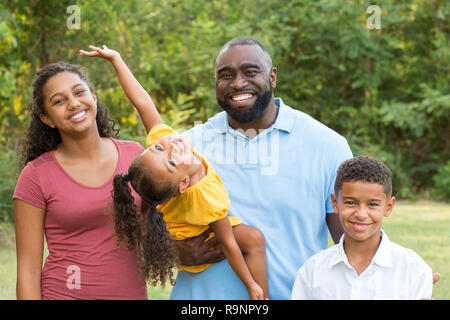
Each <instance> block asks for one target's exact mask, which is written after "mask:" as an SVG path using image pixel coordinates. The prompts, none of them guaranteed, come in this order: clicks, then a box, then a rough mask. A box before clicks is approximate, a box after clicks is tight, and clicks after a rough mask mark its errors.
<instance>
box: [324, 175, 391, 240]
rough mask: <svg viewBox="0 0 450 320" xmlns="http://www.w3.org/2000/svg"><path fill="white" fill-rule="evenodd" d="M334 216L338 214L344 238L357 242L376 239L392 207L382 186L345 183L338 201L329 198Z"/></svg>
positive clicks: (354, 182)
mask: <svg viewBox="0 0 450 320" xmlns="http://www.w3.org/2000/svg"><path fill="white" fill-rule="evenodd" d="M331 198H332V202H333V208H334V212H335V213H339V219H340V221H341V225H342V227H343V228H344V231H345V234H346V235H347V236H349V237H351V238H352V239H354V240H357V241H365V240H368V239H370V238H371V237H374V236H378V235H379V232H380V229H381V223H382V221H383V218H384V217H387V216H389V214H390V213H391V211H392V208H393V207H394V203H395V197H390V198H388V197H387V195H386V194H385V193H384V188H383V186H382V185H381V184H378V183H373V182H364V181H353V182H344V183H343V184H342V188H341V190H340V192H339V195H338V198H336V196H335V195H334V194H332V195H331Z"/></svg>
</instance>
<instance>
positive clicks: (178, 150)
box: [139, 135, 199, 193]
mask: <svg viewBox="0 0 450 320" xmlns="http://www.w3.org/2000/svg"><path fill="white" fill-rule="evenodd" d="M139 157H140V158H141V160H142V161H143V162H144V166H145V168H146V170H148V172H149V173H150V174H151V175H152V178H153V179H155V180H157V181H165V182H169V183H170V184H171V185H178V186H179V192H180V193H182V192H184V190H185V189H186V188H187V187H188V186H189V184H190V178H191V177H192V176H193V175H194V173H195V172H196V170H198V169H199V166H198V163H196V162H195V155H194V150H193V144H192V141H191V139H189V137H187V136H181V135H167V136H164V137H162V138H161V139H160V140H158V141H157V142H155V143H154V144H153V145H151V146H150V147H148V148H147V149H145V150H144V152H142V153H141V155H140V156H139Z"/></svg>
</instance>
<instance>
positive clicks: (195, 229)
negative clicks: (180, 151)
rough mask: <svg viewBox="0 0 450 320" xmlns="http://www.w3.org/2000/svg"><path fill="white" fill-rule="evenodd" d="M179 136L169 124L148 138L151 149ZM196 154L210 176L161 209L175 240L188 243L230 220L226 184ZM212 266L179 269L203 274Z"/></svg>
mask: <svg viewBox="0 0 450 320" xmlns="http://www.w3.org/2000/svg"><path fill="white" fill-rule="evenodd" d="M175 133H176V132H175V131H174V130H173V129H172V128H171V127H169V126H167V125H165V124H158V125H156V126H154V127H153V128H152V129H151V130H150V132H149V134H148V136H147V142H146V144H147V148H148V147H149V146H151V145H152V144H154V143H155V142H157V141H158V140H160V139H161V138H162V137H164V136H166V135H171V134H175ZM194 153H195V155H196V156H198V157H199V158H200V159H201V161H202V163H203V165H204V166H205V168H206V175H205V176H204V177H203V178H202V179H201V180H200V181H198V182H197V183H196V184H194V185H192V186H190V187H189V188H187V189H186V191H185V192H184V193H182V194H179V195H178V196H176V197H173V198H172V199H170V200H169V201H167V202H165V203H163V204H160V205H159V206H158V209H159V210H160V211H161V212H162V213H163V217H164V220H165V221H166V223H167V229H168V230H169V232H170V235H171V236H172V238H173V239H175V240H184V239H186V238H191V237H195V236H198V235H200V234H202V233H203V232H205V231H206V230H208V228H209V224H210V223H211V222H214V221H217V220H220V219H222V218H224V217H225V216H227V212H228V209H229V207H230V198H229V197H228V193H227V190H226V189H225V187H224V186H223V184H222V180H220V177H219V176H218V175H217V174H216V172H215V171H214V168H213V167H212V166H211V164H210V163H209V162H208V161H207V160H206V158H205V157H203V156H202V155H200V154H199V153H198V152H197V151H196V150H195V149H194ZM229 219H230V223H231V225H232V226H235V225H238V224H240V223H242V222H241V219H240V218H237V217H231V216H229ZM213 236H214V234H213V233H212V232H211V234H210V236H209V237H208V238H207V239H206V240H205V241H208V240H209V239H210V238H212V237H213ZM210 265H211V264H204V265H201V266H182V265H180V266H178V269H179V270H186V271H189V272H201V271H203V270H205V269H206V268H208V267H209V266H210Z"/></svg>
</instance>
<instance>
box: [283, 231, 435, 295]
mask: <svg viewBox="0 0 450 320" xmlns="http://www.w3.org/2000/svg"><path fill="white" fill-rule="evenodd" d="M381 234H382V239H381V243H380V246H379V247H378V250H377V252H376V253H375V256H374V257H373V259H372V261H371V263H370V264H369V266H368V267H367V268H366V269H365V270H364V271H363V272H362V273H361V274H360V275H358V273H357V272H356V270H355V269H354V268H353V267H352V266H351V265H350V264H349V262H348V259H347V255H346V254H345V251H344V238H345V235H343V236H342V237H341V240H340V241H339V243H338V244H337V245H335V246H333V247H330V248H328V249H326V250H323V251H320V252H319V253H317V254H316V255H314V256H312V257H311V258H309V259H308V260H307V261H306V262H305V264H304V265H303V266H302V267H301V268H300V269H299V270H298V272H297V276H296V279H295V283H294V287H293V289H292V294H291V299H294V300H316V299H318V300H331V299H345V300H348V299H350V300H360V299H363V300H369V299H370V300H371V299H405V300H412V299H421V298H431V295H432V289H433V275H432V271H431V268H430V267H429V266H428V265H427V264H426V263H425V261H423V259H422V258H421V257H420V256H419V255H417V254H416V253H415V252H414V251H412V250H411V249H406V248H403V247H401V246H399V245H398V244H396V243H394V242H391V241H389V239H388V237H387V235H386V233H384V232H383V231H382V232H381Z"/></svg>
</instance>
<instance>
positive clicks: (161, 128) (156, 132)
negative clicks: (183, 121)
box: [145, 123, 175, 148]
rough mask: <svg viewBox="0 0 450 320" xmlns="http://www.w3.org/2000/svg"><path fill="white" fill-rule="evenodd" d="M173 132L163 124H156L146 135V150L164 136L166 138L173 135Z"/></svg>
mask: <svg viewBox="0 0 450 320" xmlns="http://www.w3.org/2000/svg"><path fill="white" fill-rule="evenodd" d="M174 133H175V130H173V129H172V128H171V127H169V126H168V125H166V124H164V123H160V124H157V125H156V126H154V127H153V128H151V129H150V132H149V133H148V135H147V141H146V143H145V144H146V146H147V148H148V147H150V146H151V145H153V144H154V143H155V142H156V141H158V140H159V139H161V138H162V137H164V136H168V135H171V134H174Z"/></svg>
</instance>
